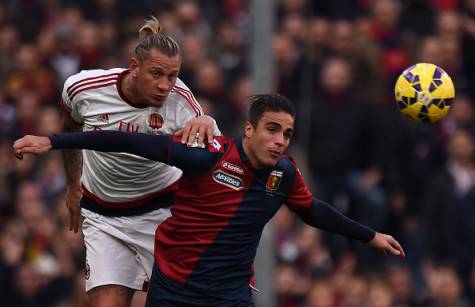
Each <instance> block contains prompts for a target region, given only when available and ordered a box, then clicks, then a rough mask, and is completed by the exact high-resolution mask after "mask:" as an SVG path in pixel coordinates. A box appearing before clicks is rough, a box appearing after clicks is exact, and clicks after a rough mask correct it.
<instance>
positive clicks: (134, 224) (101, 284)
mask: <svg viewBox="0 0 475 307" xmlns="http://www.w3.org/2000/svg"><path fill="white" fill-rule="evenodd" d="M139 36H140V42H139V43H138V45H137V47H136V48H135V54H134V56H133V57H132V59H131V63H130V67H129V69H122V68H116V69H110V70H87V71H82V72H80V73H78V74H76V75H73V76H71V77H70V78H69V79H67V80H66V82H65V84H64V88H63V92H62V106H63V108H64V111H65V112H64V113H65V116H64V117H65V120H64V130H65V131H75V130H83V131H90V130H119V131H129V132H141V133H149V134H173V133H182V141H183V142H187V143H188V144H189V145H193V143H194V146H196V145H197V144H198V145H199V144H202V143H203V139H204V138H205V137H207V138H208V140H211V139H212V138H213V135H215V134H219V130H218V129H217V127H216V123H215V121H214V120H213V119H212V118H211V117H208V116H204V115H203V111H202V109H201V107H200V105H199V104H198V103H197V101H196V100H195V98H194V96H193V94H192V93H191V92H190V90H189V89H188V88H187V86H186V85H185V84H184V83H183V82H182V81H181V80H179V79H178V78H177V76H178V73H179V70H180V65H181V58H180V53H179V47H178V44H177V43H176V42H175V40H174V39H173V38H171V37H170V36H168V35H166V34H164V33H163V32H162V31H161V26H160V23H159V22H158V20H157V19H155V18H154V17H153V18H151V19H149V20H147V21H146V22H145V24H144V26H143V27H142V28H141V29H140V30H139ZM62 155H63V160H64V167H65V172H66V176H67V194H66V202H67V206H68V209H69V213H70V230H74V231H75V232H77V231H78V228H79V221H80V216H82V217H83V223H82V231H83V233H84V241H85V244H86V291H87V292H88V294H89V297H90V299H91V304H92V306H94V307H102V306H114V307H121V306H129V305H130V303H131V300H132V297H133V294H134V292H135V291H136V290H142V289H144V288H146V286H147V281H148V280H149V278H150V276H151V273H152V267H153V261H154V260H153V259H154V257H153V247H154V234H155V229H156V228H157V225H158V224H160V223H161V222H163V221H164V220H165V219H166V218H168V217H169V215H170V213H169V210H168V207H169V206H170V205H171V203H172V199H173V196H174V190H175V189H176V187H177V183H178V180H179V178H180V176H181V174H182V172H181V170H179V169H177V168H175V167H171V166H168V165H166V164H163V163H158V162H155V161H150V160H147V159H144V158H141V157H138V156H135V155H131V154H125V153H103V152H95V151H90V150H84V151H82V153H81V151H74V150H63V152H62ZM81 173H82V175H81Z"/></svg>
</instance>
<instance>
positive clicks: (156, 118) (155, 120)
mask: <svg viewBox="0 0 475 307" xmlns="http://www.w3.org/2000/svg"><path fill="white" fill-rule="evenodd" d="M162 125H163V117H162V115H161V114H159V113H150V114H149V115H148V126H149V127H150V128H152V129H160V128H162Z"/></svg>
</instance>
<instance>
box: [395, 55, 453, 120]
mask: <svg viewBox="0 0 475 307" xmlns="http://www.w3.org/2000/svg"><path fill="white" fill-rule="evenodd" d="M394 93H395V95H396V101H397V104H398V106H399V111H400V112H401V113H402V114H403V115H405V116H406V117H408V118H410V119H411V120H413V121H415V122H418V123H436V122H438V121H440V120H441V119H442V118H444V117H445V116H446V115H447V113H448V112H449V110H450V106H451V104H452V100H453V98H454V97H455V88H454V84H453V82H452V79H450V76H449V75H448V74H447V73H446V72H445V71H444V70H443V69H442V68H440V67H438V66H436V65H434V64H430V63H418V64H415V65H413V66H411V67H409V68H407V69H406V70H405V71H403V72H402V74H401V75H400V76H399V78H398V79H397V81H396V85H395V87H394Z"/></svg>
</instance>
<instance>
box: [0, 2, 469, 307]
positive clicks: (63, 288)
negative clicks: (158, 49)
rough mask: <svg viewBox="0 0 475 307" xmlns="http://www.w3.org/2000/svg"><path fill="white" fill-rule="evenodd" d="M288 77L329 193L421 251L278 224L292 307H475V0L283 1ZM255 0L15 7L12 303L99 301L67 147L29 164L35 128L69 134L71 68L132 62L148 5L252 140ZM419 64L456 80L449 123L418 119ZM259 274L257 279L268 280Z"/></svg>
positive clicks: (290, 221)
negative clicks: (249, 112)
mask: <svg viewBox="0 0 475 307" xmlns="http://www.w3.org/2000/svg"><path fill="white" fill-rule="evenodd" d="M275 2H276V9H275V33H273V37H272V46H271V48H272V56H273V58H274V60H275V64H276V67H275V68H276V69H275V75H274V80H273V81H274V84H275V90H276V91H277V92H279V93H281V94H284V95H286V96H288V97H289V98H291V99H292V100H293V101H294V102H295V104H296V105H297V108H298V117H297V131H296V134H295V140H294V143H293V145H292V146H291V149H290V151H291V154H292V155H294V157H295V158H296V160H297V161H298V163H299V165H300V166H301V170H302V172H303V174H304V176H305V178H306V179H307V183H308V185H309V186H310V187H311V189H312V191H313V192H314V194H315V195H316V196H317V197H318V198H320V199H323V200H326V201H328V202H330V203H331V204H332V205H334V206H335V207H336V208H337V209H338V210H340V211H342V212H343V213H344V214H346V215H348V216H350V217H352V218H354V219H356V220H358V221H360V222H362V223H364V224H366V225H369V226H371V227H373V228H374V229H376V230H378V231H383V232H386V233H389V234H391V235H393V236H394V237H395V238H396V239H397V240H399V241H400V242H401V243H402V245H403V247H404V249H405V251H406V254H407V257H406V258H404V259H403V260H401V259H395V258H394V257H383V256H382V255H379V254H377V253H376V252H374V251H373V250H371V249H370V248H369V247H367V246H364V245H363V244H361V243H359V242H355V241H351V240H347V239H345V238H343V237H341V236H337V235H329V234H328V233H325V232H322V231H318V230H315V229H313V228H310V227H307V226H305V225H304V224H303V223H302V222H301V221H300V220H299V219H298V218H297V217H296V216H295V215H294V214H293V213H292V212H290V211H289V210H288V209H286V208H282V209H281V210H280V211H279V212H278V213H277V215H276V217H275V218H274V220H273V225H274V227H273V229H274V232H275V235H274V236H275V237H274V241H275V255H276V258H277V265H276V267H275V272H274V280H273V281H272V282H273V283H274V288H275V291H276V293H277V295H278V297H277V302H278V306H279V307H327V306H328V307H395V306H401V307H402V306H416V307H465V306H475V265H474V262H475V223H473V221H474V220H475V160H474V154H475V139H474V136H475V113H474V107H475V89H474V88H473V87H471V86H470V84H473V82H474V81H475V0H332V1H312V0H276V1H275ZM255 14H256V12H252V10H251V1H246V0H222V1H211V0H208V1H207V0H195V1H191V0H176V1H172V0H154V1H148V0H142V1H125V0H124V1H120V0H83V1H80V0H25V1H2V2H0V80H2V82H1V84H0V302H1V305H2V306H31V307H36V306H54V307H61V306H75V307H76V306H77V307H82V306H88V301H87V296H86V295H85V293H84V256H85V255H84V253H85V251H84V243H83V239H82V236H81V235H80V234H74V233H73V232H70V231H69V229H68V227H69V216H68V212H67V208H66V207H65V204H64V191H65V178H64V173H63V170H62V161H61V157H60V155H59V154H58V153H50V154H48V155H46V156H41V157H34V156H26V157H25V159H24V160H23V161H21V162H20V161H18V160H16V159H14V157H13V155H12V153H11V144H12V142H13V141H14V140H15V139H16V138H18V137H21V136H23V135H25V134H37V135H50V134H53V133H59V132H60V131H61V116H62V114H61V110H60V103H59V101H60V93H61V89H62V84H63V82H64V80H65V79H66V78H67V77H68V76H70V75H72V74H74V73H77V72H79V71H80V70H82V69H92V68H104V69H106V68H112V67H127V66H128V65H129V60H130V57H131V55H132V52H133V48H134V46H135V45H136V43H137V39H138V29H139V27H140V26H141V25H142V23H143V20H144V18H145V17H147V16H149V15H155V16H157V17H158V19H159V21H160V22H161V23H162V25H163V26H164V28H165V29H166V31H167V32H168V33H169V34H170V35H172V36H173V37H174V38H175V39H176V40H177V41H178V42H179V44H180V46H181V51H182V56H183V65H182V70H181V72H180V76H179V77H180V78H181V79H182V80H183V81H184V82H185V83H186V84H187V85H188V86H189V87H190V88H191V89H192V91H193V93H194V94H195V96H196V97H197V99H198V101H199V102H200V103H201V105H202V106H203V108H204V110H205V112H206V113H207V114H210V115H211V116H213V117H214V118H216V120H217V122H218V124H219V126H220V128H221V130H222V131H223V132H224V133H225V134H227V135H231V136H237V135H239V133H240V131H241V122H242V120H243V119H244V117H245V113H246V97H247V96H248V95H250V94H252V93H253V86H252V77H251V75H250V72H251V68H250V67H249V65H250V63H251V62H252V61H250V59H249V56H250V48H251V47H252V41H251V39H252V33H253V32H252V31H253V27H252V26H253V24H252V20H253V18H258V16H255ZM417 62H430V63H434V64H437V65H439V66H440V67H442V68H443V69H444V70H445V71H447V72H448V73H449V74H450V75H451V77H452V79H453V80H454V83H455V85H456V98H455V99H454V100H453V101H451V103H452V110H451V112H450V113H449V116H448V117H447V118H446V119H444V120H443V121H442V122H441V123H439V124H437V125H418V124H414V123H411V122H409V121H408V120H407V119H405V118H403V117H402V116H401V115H400V114H399V112H398V110H397V105H396V104H395V102H394V98H393V85H394V82H395V80H396V78H397V76H398V75H399V74H400V73H401V72H402V71H403V70H404V69H405V68H406V67H408V66H410V65H412V64H414V63H417ZM257 286H258V285H257Z"/></svg>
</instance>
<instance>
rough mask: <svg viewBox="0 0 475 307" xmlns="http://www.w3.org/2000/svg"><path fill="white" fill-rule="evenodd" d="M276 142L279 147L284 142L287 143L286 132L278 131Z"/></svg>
mask: <svg viewBox="0 0 475 307" xmlns="http://www.w3.org/2000/svg"><path fill="white" fill-rule="evenodd" d="M274 142H275V144H276V145H277V146H279V147H282V146H284V143H285V137H284V134H283V133H276V134H275V138H274Z"/></svg>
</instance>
